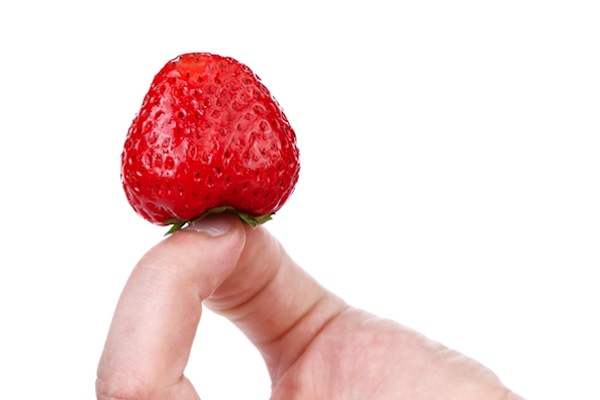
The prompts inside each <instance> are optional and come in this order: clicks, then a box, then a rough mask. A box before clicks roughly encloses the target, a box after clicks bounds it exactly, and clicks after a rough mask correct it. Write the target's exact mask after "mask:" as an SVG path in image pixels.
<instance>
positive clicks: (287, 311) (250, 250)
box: [205, 226, 348, 384]
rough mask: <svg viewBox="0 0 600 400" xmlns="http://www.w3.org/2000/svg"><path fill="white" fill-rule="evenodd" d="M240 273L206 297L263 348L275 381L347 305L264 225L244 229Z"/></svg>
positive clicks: (239, 263) (229, 278)
mask: <svg viewBox="0 0 600 400" xmlns="http://www.w3.org/2000/svg"><path fill="white" fill-rule="evenodd" d="M244 229H245V231H246V241H245V246H244V250H243V252H242V254H241V256H240V259H239V262H238V265H237V266H236V269H235V273H233V274H232V275H230V276H229V277H228V278H227V279H226V280H225V281H224V282H223V283H222V284H221V285H220V286H219V288H218V289H217V290H216V292H215V293H213V295H211V296H210V298H209V299H208V300H207V301H206V302H205V304H206V306H208V307H209V308H210V309H212V310H213V311H215V312H217V313H219V314H221V315H224V316H225V317H227V318H228V319H230V320H231V321H232V322H234V323H235V324H236V325H237V326H238V327H239V328H240V329H241V330H242V331H243V332H244V334H245V335H246V336H247V337H248V338H249V339H250V340H251V341H252V343H253V344H254V345H255V346H256V347H257V348H258V349H259V350H260V352H261V354H262V356H263V358H264V359H265V361H266V363H267V367H268V369H269V372H270V374H271V379H272V381H273V384H276V383H277V381H278V379H279V377H280V376H281V375H282V374H283V373H285V371H286V370H287V369H288V368H289V367H290V366H291V365H292V364H293V363H294V362H295V361H296V360H297V359H298V358H299V357H300V355H301V354H302V352H303V351H304V350H305V349H306V347H307V346H308V344H309V343H310V342H311V341H312V340H313V339H314V337H315V336H316V335H317V334H318V333H319V332H320V331H321V330H322V329H323V327H324V326H325V325H327V324H328V323H329V322H330V321H331V320H332V319H334V318H335V317H336V316H337V315H339V314H340V313H342V311H344V310H345V309H347V308H348V307H347V305H346V304H345V303H344V302H343V301H342V300H340V299H339V298H338V297H336V296H334V295H333V294H332V293H330V292H328V291H327V290H325V289H324V288H323V287H322V286H321V285H319V284H318V283H317V282H316V281H315V280H314V279H313V278H312V277H310V276H309V275H308V274H307V273H306V272H305V271H303V270H302V269H301V268H300V267H298V265H297V264H296V263H295V262H294V261H293V260H292V259H291V258H290V256H289V255H288V254H287V253H286V252H285V250H284V249H283V247H282V246H281V245H280V243H279V242H278V241H277V240H276V239H275V238H274V237H272V236H271V235H270V234H269V233H268V231H267V230H266V229H264V228H262V227H259V228H256V229H252V228H249V227H247V226H246V227H245V228H244Z"/></svg>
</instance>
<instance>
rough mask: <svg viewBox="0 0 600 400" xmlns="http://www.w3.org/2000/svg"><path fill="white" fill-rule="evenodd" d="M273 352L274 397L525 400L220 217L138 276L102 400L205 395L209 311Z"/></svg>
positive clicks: (145, 261) (120, 314) (115, 332)
mask: <svg viewBox="0 0 600 400" xmlns="http://www.w3.org/2000/svg"><path fill="white" fill-rule="evenodd" d="M203 305H204V306H206V307H209V308H210V309H212V310H214V311H215V312H217V313H219V314H221V315H223V316H225V317H227V318H228V319H230V320H231V321H232V322H233V323H234V324H235V325H237V326H238V327H239V328H240V329H241V330H242V332H244V334H245V335H246V336H247V337H248V338H249V339H250V341H251V342H252V343H253V344H254V345H255V346H256V347H257V348H258V350H259V351H260V353H261V354H262V356H263V358H264V360H265V362H266V365H267V368H268V371H269V374H270V377H271V380H272V397H271V398H272V400H281V399H285V400H290V399H311V400H315V399H328V400H330V399H361V400H364V399H383V400H387V399H411V400H426V399H427V400H433V399H444V400H452V399H460V400H470V399H473V400H484V399H485V400H488V399H489V400H517V399H521V398H520V397H518V396H516V395H514V394H512V393H511V392H510V391H509V390H508V389H507V388H506V387H504V386H503V385H502V384H501V382H500V381H499V380H498V378H497V377H496V376H495V375H494V374H493V373H492V372H491V371H490V370H488V369H487V368H485V367H483V366H482V365H480V364H479V363H477V362H475V361H473V360H471V359H469V358H467V357H465V356H463V355H461V354H459V353H456V352H454V351H452V350H449V349H448V348H446V347H444V346H442V345H440V344H438V343H435V342H432V341H430V340H429V339H427V338H425V337H424V336H423V335H421V334H419V333H417V332H415V331H413V330H411V329H409V328H406V327H404V326H401V325H399V324H397V323H395V322H393V321H389V320H383V319H380V318H378V317H376V316H374V315H371V314H369V313H366V312H364V311H361V310H358V309H355V308H353V307H350V306H349V305H347V304H346V303H344V302H343V301H342V300H341V299H339V298H338V297H337V296H335V295H334V294H332V293H330V292H328V291H327V290H325V289H324V288H323V287H322V286H320V285H319V284H318V283H317V282H316V281H315V280H313V279H312V278H311V277H310V276H308V275H307V274H306V273H305V272H304V271H303V270H302V269H300V268H299V267H298V266H297V265H296V264H295V263H294V261H293V260H292V259H291V258H290V257H289V256H288V255H287V254H286V252H285V251H284V250H283V248H282V247H281V245H280V244H279V243H278V242H277V241H276V240H275V239H274V238H273V237H272V236H271V235H270V234H269V233H268V232H267V230H266V229H265V228H263V227H259V228H256V229H253V228H250V227H248V226H246V225H244V224H242V223H241V222H240V221H239V220H237V219H236V218H235V217H232V216H210V217H207V218H206V219H204V220H202V221H199V222H198V223H196V224H195V225H193V226H192V227H190V228H188V229H186V230H183V231H179V232H176V233H174V234H173V235H171V236H170V237H168V238H167V239H165V240H163V241H162V242H160V243H159V244H158V245H156V246H155V247H154V248H152V249H151V250H150V251H149V252H148V253H147V254H146V255H145V256H144V257H143V258H142V259H141V260H140V262H139V263H138V265H137V266H136V267H135V269H134V270H133V272H132V274H131V276H130V278H129V280H128V282H127V284H126V285H125V288H124V290H123V293H122V295H121V298H120V300H119V303H118V305H117V308H116V311H115V315H114V318H113V322H112V324H111V327H110V331H109V334H108V338H107V341H106V345H105V348H104V352H103V354H102V356H101V359H100V363H99V366H98V379H97V381H96V393H97V398H98V399H100V400H116V399H120V400H133V399H145V400H151V399H161V400H167V399H177V400H189V399H199V396H198V394H197V393H196V391H195V389H194V387H193V386H192V384H191V382H190V381H189V380H188V379H187V378H186V377H185V376H184V369H185V366H186V364H187V361H188V358H189V354H190V349H191V346H192V342H193V340H194V336H195V333H196V329H197V326H198V323H199V322H200V316H201V312H202V306H203Z"/></svg>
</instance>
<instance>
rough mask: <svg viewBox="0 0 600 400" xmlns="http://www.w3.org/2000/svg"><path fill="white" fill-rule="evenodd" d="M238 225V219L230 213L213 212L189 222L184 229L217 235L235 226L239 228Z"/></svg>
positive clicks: (211, 235)
mask: <svg viewBox="0 0 600 400" xmlns="http://www.w3.org/2000/svg"><path fill="white" fill-rule="evenodd" d="M236 222H237V223H236ZM236 225H237V226H236ZM239 225H240V222H239V219H238V218H235V217H234V216H232V215H224V214H214V215H208V216H206V217H204V218H202V219H200V220H197V221H194V222H192V223H190V224H189V225H188V226H187V227H186V228H185V229H184V231H188V232H197V233H201V234H204V235H207V236H210V237H219V236H223V235H226V234H227V233H228V232H230V231H232V230H233V229H235V228H236V227H237V228H239Z"/></svg>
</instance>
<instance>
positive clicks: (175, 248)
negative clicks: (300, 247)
mask: <svg viewBox="0 0 600 400" xmlns="http://www.w3.org/2000/svg"><path fill="white" fill-rule="evenodd" d="M210 218H211V220H208V221H206V223H207V227H208V229H207V230H206V231H205V232H204V233H205V234H204V235H203V236H204V237H203V238H202V240H198V238H197V236H198V233H196V232H186V231H182V232H177V233H176V234H173V235H171V236H170V237H169V238H167V239H166V240H164V241H162V242H160V243H159V244H158V245H156V246H155V247H154V248H152V249H151V250H150V251H149V252H148V253H147V254H146V255H145V256H144V257H143V258H142V259H141V260H140V261H139V263H138V264H137V266H136V267H135V268H134V270H133V271H132V273H131V276H130V277H129V280H128V281H127V283H126V285H125V287H124V289H123V292H122V294H121V297H120V299H119V302H118V304H117V307H116V310H115V314H114V317H113V321H112V323H111V327H110V329H109V333H108V337H107V340H106V344H105V347H104V351H103V353H102V356H101V358H100V362H99V365H98V379H97V381H96V392H97V396H98V398H99V399H115V398H144V399H154V398H157V399H158V398H160V399H171V398H173V399H175V398H176V399H198V398H199V397H198V395H197V394H196V392H195V390H194V388H193V387H192V385H191V383H190V382H189V381H188V380H187V379H186V378H185V377H184V375H183V372H184V369H185V366H186V364H187V361H188V357H189V353H190V349H191V346H192V342H193V340H194V336H195V333H196V328H197V326H198V322H199V320H200V315H201V312H202V300H203V299H205V298H207V297H208V296H210V294H211V293H212V292H213V291H214V290H215V289H216V288H217V287H218V286H219V285H220V284H221V282H222V281H223V280H224V279H225V278H226V277H227V276H229V275H230V274H231V273H232V271H233V270H234V269H235V266H236V264H237V261H238V258H239V257H240V254H241V251H242V248H243V247H244V242H245V235H244V231H243V229H239V226H237V228H238V229H234V228H235V227H236V224H237V225H239V224H240V222H239V221H237V220H234V219H233V218H232V217H229V216H225V217H220V218H217V217H210Z"/></svg>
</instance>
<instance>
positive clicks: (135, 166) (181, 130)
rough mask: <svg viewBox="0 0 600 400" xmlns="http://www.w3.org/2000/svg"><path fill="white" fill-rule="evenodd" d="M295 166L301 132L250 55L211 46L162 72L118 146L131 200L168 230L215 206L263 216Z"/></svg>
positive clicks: (250, 217)
mask: <svg viewBox="0 0 600 400" xmlns="http://www.w3.org/2000/svg"><path fill="white" fill-rule="evenodd" d="M299 170H300V164H299V159H298V148H297V146H296V135H295V133H294V130H293V129H292V127H291V126H290V124H289V122H288V120H287V118H286V116H285V114H284V113H283V110H282V108H281V107H280V106H279V104H278V103H277V101H276V100H275V99H274V98H273V97H272V96H271V94H270V93H269V90H268V89H267V88H266V87H265V86H264V85H263V84H262V83H261V81H260V79H259V78H258V76H256V75H255V74H254V73H253V72H252V71H251V70H250V69H249V68H248V67H247V66H245V65H244V64H241V63H239V62H238V61H236V60H234V59H232V58H229V57H222V56H218V55H214V54H208V53H190V54H184V55H181V56H179V57H177V58H175V59H173V60H171V61H169V62H168V63H167V64H166V65H165V66H164V67H163V68H162V70H161V71H160V72H159V73H158V74H157V75H156V77H155V78H154V80H153V82H152V85H151V87H150V90H149V91H148V93H147V94H146V96H145V98H144V101H143V103H142V107H141V109H140V111H139V112H138V114H137V115H136V117H135V118H134V120H133V122H132V124H131V127H130V128H129V131H128V133H127V139H126V141H125V148H124V150H123V153H122V156H121V180H122V183H123V188H124V190H125V194H126V196H127V199H128V201H129V203H130V204H131V206H132V207H133V208H134V209H135V211H136V212H137V213H138V214H140V215H141V216H142V217H144V218H145V219H147V220H148V221H150V222H152V223H155V224H161V225H167V224H174V226H173V228H172V230H176V229H178V228H180V227H181V226H183V225H184V224H186V223H187V222H189V221H191V220H194V219H197V218H199V217H202V216H204V215H207V214H208V213H216V212H235V213H237V214H238V215H240V217H241V218H242V219H243V220H245V221H246V222H248V223H250V224H252V225H256V224H259V223H262V222H265V221H267V220H269V219H270V216H271V214H273V213H275V212H276V211H277V210H279V209H280V208H281V207H282V206H283V204H284V203H285V201H286V200H287V199H288V197H289V196H290V194H291V193H292V191H293V190H294V186H295V185H296V182H297V181H298V173H299Z"/></svg>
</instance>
